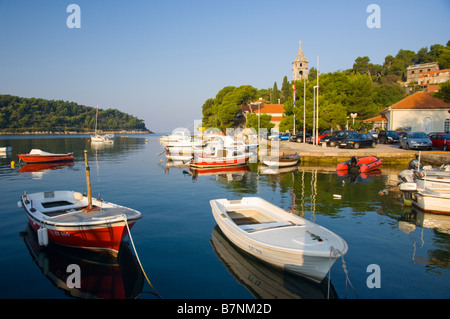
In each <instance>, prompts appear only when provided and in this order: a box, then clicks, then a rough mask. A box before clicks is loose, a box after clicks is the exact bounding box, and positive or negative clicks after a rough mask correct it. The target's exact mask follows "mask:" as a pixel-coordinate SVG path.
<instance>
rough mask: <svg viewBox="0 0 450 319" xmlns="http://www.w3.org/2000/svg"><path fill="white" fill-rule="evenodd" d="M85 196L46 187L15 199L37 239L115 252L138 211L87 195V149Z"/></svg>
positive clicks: (136, 217) (139, 214)
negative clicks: (41, 190) (44, 189)
mask: <svg viewBox="0 0 450 319" xmlns="http://www.w3.org/2000/svg"><path fill="white" fill-rule="evenodd" d="M84 156H85V162H86V180H87V186H88V187H87V188H88V194H87V196H85V195H83V194H81V193H79V192H75V191H68V190H62V191H48V192H38V193H33V194H24V195H23V196H22V197H21V199H20V201H19V202H18V206H19V207H23V208H24V209H25V212H26V214H27V218H28V221H29V223H30V225H31V227H32V228H33V229H34V230H35V231H36V232H37V234H38V238H39V243H40V244H41V245H43V246H45V245H48V243H49V242H52V243H55V244H58V245H62V246H68V247H76V248H84V249H89V250H94V251H100V252H106V253H107V254H111V255H114V256H117V254H118V252H119V247H120V244H121V242H122V239H123V238H124V236H125V235H126V234H127V233H128V231H129V230H130V229H131V227H132V226H133V225H134V224H135V223H136V221H137V220H138V219H139V218H141V217H142V215H141V213H140V212H138V211H136V210H134V209H131V208H128V207H124V206H121V205H117V204H113V203H110V202H107V201H104V200H101V199H94V198H92V196H91V187H90V175H89V165H88V162H87V151H84Z"/></svg>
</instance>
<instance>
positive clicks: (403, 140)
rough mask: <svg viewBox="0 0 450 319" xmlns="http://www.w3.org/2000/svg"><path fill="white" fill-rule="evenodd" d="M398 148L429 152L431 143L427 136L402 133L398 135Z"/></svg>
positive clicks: (415, 133) (419, 133)
mask: <svg viewBox="0 0 450 319" xmlns="http://www.w3.org/2000/svg"><path fill="white" fill-rule="evenodd" d="M398 147H400V148H403V147H404V148H405V149H407V150H409V149H427V150H431V148H432V143H431V140H430V139H429V138H428V136H427V135H426V134H425V133H423V132H403V133H402V134H401V135H400V140H399V145H398Z"/></svg>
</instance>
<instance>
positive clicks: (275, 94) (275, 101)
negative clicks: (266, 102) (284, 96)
mask: <svg viewBox="0 0 450 319" xmlns="http://www.w3.org/2000/svg"><path fill="white" fill-rule="evenodd" d="M279 98H280V91H279V90H278V87H277V82H275V83H274V84H273V89H272V96H271V99H270V101H271V103H272V104H278V99H279Z"/></svg>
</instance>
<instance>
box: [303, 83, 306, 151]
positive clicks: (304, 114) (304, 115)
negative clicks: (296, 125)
mask: <svg viewBox="0 0 450 319" xmlns="http://www.w3.org/2000/svg"><path fill="white" fill-rule="evenodd" d="M303 143H306V78H303Z"/></svg>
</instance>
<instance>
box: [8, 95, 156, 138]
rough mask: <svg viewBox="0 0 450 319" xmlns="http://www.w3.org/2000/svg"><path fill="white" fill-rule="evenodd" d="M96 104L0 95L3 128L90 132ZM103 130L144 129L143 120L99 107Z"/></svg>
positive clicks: (19, 130)
mask: <svg viewBox="0 0 450 319" xmlns="http://www.w3.org/2000/svg"><path fill="white" fill-rule="evenodd" d="M95 115H96V108H95V107H89V106H84V105H79V104H77V103H74V102H67V101H61V100H58V101H55V100H45V99H39V98H23V97H18V96H12V95H0V131H2V132H13V133H23V132H42V131H44V132H68V131H70V132H92V131H94V129H95ZM98 129H99V130H102V131H123V130H125V131H145V132H148V129H147V128H146V127H145V124H144V121H143V120H140V119H138V118H136V117H134V116H132V115H129V114H126V113H123V112H120V111H118V110H116V109H107V110H102V109H100V108H99V109H98Z"/></svg>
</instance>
